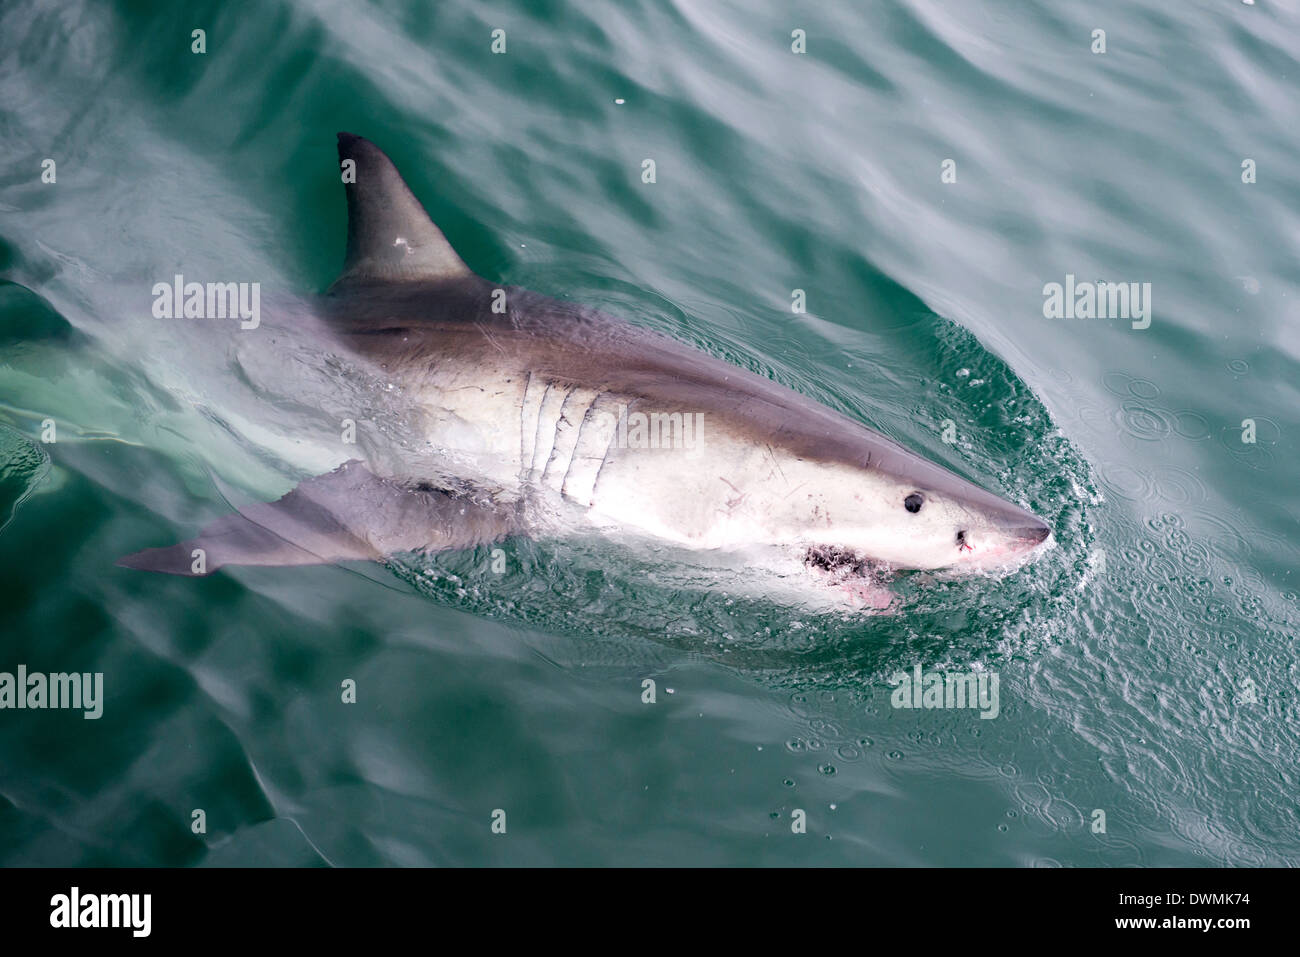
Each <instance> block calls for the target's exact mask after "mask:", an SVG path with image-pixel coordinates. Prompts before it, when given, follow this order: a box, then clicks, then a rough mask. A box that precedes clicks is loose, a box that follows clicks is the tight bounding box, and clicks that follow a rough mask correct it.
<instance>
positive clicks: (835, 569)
mask: <svg viewBox="0 0 1300 957" xmlns="http://www.w3.org/2000/svg"><path fill="white" fill-rule="evenodd" d="M803 563H804V564H805V565H807V566H808V567H809V568H813V569H817V570H818V571H823V572H827V573H829V574H831V575H833V576H834V577H836V578H848V577H850V576H856V577H859V578H887V577H889V574H890V571H891V569H890V567H889V565H887V564H886V563H884V562H878V561H876V560H875V559H871V558H863V557H861V556H860V555H858V553H857V552H855V551H853V549H851V548H842V547H841V546H839V545H810V546H809V547H808V549H807V550H806V551H805V552H804V556H803Z"/></svg>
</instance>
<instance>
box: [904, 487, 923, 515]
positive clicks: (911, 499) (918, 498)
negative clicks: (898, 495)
mask: <svg viewBox="0 0 1300 957" xmlns="http://www.w3.org/2000/svg"><path fill="white" fill-rule="evenodd" d="M924 504H925V497H924V496H922V495H921V493H920V492H913V493H912V494H911V495H909V496H907V498H905V499H903V508H905V509H907V510H908V511H909V512H912V513H913V514H915V513H916V512H919V511H920V510H921V506H922V505H924Z"/></svg>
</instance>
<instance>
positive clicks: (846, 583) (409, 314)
mask: <svg viewBox="0 0 1300 957" xmlns="http://www.w3.org/2000/svg"><path fill="white" fill-rule="evenodd" d="M338 151H339V159H340V163H341V164H342V163H343V162H344V161H347V160H352V161H353V162H354V163H355V181H354V182H351V183H345V189H346V193H347V205H348V237H347V260H346V264H345V266H344V270H343V273H342V275H341V276H340V277H339V279H338V280H337V281H336V282H335V283H334V284H333V285H332V286H331V287H330V289H329V292H328V294H327V295H325V296H323V297H318V298H316V299H313V300H311V301H304V303H303V304H302V306H301V308H302V309H303V310H304V311H305V312H307V313H309V314H310V315H311V316H312V321H313V322H315V323H317V324H318V325H319V328H320V329H321V330H323V333H322V334H323V335H324V337H325V338H326V340H327V341H326V342H325V343H322V344H321V345H322V348H324V349H326V350H329V351H331V352H333V353H335V354H338V355H342V356H346V357H347V358H348V360H349V361H351V362H353V363H355V364H356V365H357V366H359V367H360V368H362V369H365V370H368V371H369V372H371V373H372V374H373V377H374V381H375V382H376V383H381V382H384V383H397V384H398V386H399V387H400V389H401V390H402V394H404V395H405V396H408V397H410V398H411V400H412V402H413V407H412V408H411V409H410V410H409V411H410V413H411V414H412V415H413V417H414V421H415V423H416V427H417V433H418V435H419V437H420V438H421V439H422V440H425V444H424V445H423V447H422V448H421V449H419V450H410V449H407V450H403V451H401V452H400V453H398V454H395V455H391V456H389V455H385V456H370V457H369V458H368V459H367V460H365V461H362V460H359V459H353V460H351V461H348V462H347V463H345V464H344V465H342V466H341V467H339V468H338V469H336V470H335V471H333V472H330V473H328V474H325V475H320V476H317V477H315V478H311V479H308V480H306V481H304V482H302V483H301V484H299V485H298V486H297V487H296V488H294V489H293V490H292V491H291V492H289V493H288V494H286V495H285V496H284V497H283V498H281V499H279V500H278V501H275V502H270V503H260V504H253V505H249V506H246V507H244V508H241V509H240V510H239V511H238V512H234V513H231V514H228V515H226V516H224V517H222V518H220V519H218V520H216V521H214V522H213V523H211V524H210V525H208V526H207V527H206V528H204V529H203V530H202V531H201V532H200V533H199V535H198V537H196V538H193V539H191V540H189V541H185V542H182V543H180V544H177V545H172V546H170V547H166V548H151V549H147V550H145V551H141V552H137V553H135V554H133V555H128V556H126V557H124V558H122V559H120V560H119V561H118V564H119V565H124V566H126V567H129V568H137V569H144V570H148V571H156V572H167V573H170V574H176V575H206V574H211V573H212V572H214V571H216V570H217V569H219V568H221V567H223V566H226V565H261V566H270V565H313V564H325V563H333V562H339V561H347V560H371V561H382V560H384V559H385V558H387V557H388V556H392V555H396V554H399V553H403V552H421V553H432V552H438V551H445V550H450V549H464V548H471V547H475V546H481V545H485V544H490V543H493V542H497V541H500V540H503V539H505V538H507V537H510V536H530V537H532V538H534V539H546V538H549V537H565V536H578V535H597V536H604V537H606V538H611V539H613V540H614V541H615V542H617V544H618V545H619V546H627V547H635V546H636V545H637V544H638V543H641V544H652V545H655V546H658V547H661V548H662V547H667V548H670V549H677V548H680V549H685V550H688V551H690V552H693V553H695V554H697V555H698V554H699V553H700V551H701V550H705V551H708V552H711V553H713V554H714V555H718V556H726V560H728V561H731V560H734V561H736V562H737V563H739V564H740V565H741V566H749V565H750V564H762V565H763V566H764V567H767V568H774V569H778V570H779V572H780V574H782V575H783V576H787V577H794V578H795V579H796V580H798V581H800V582H805V581H806V583H807V585H808V587H809V588H810V589H818V590H823V589H830V590H831V591H832V592H834V593H836V594H837V596H838V597H843V598H845V599H846V600H848V601H849V603H850V604H852V605H855V606H858V607H862V606H867V607H875V608H881V607H886V606H888V604H889V601H890V593H889V590H888V580H889V576H890V575H891V574H892V573H893V572H895V571H898V570H911V569H966V570H971V571H980V572H992V571H996V570H1000V569H1005V568H1008V567H1011V566H1014V565H1015V564H1018V563H1019V562H1021V561H1023V560H1024V559H1025V558H1027V557H1029V556H1030V555H1032V554H1033V553H1034V552H1035V551H1036V550H1037V549H1039V548H1040V547H1041V546H1042V545H1043V544H1044V543H1045V542H1046V541H1047V539H1048V538H1049V534H1050V529H1049V528H1048V526H1047V524H1046V523H1045V522H1043V521H1042V520H1041V519H1039V518H1038V517H1037V516H1035V515H1033V514H1032V513H1030V512H1028V511H1026V510H1025V509H1022V508H1020V507H1018V506H1016V505H1013V504H1011V503H1010V502H1007V501H1004V500H1003V499H1001V498H999V497H998V496H996V495H993V494H991V493H989V492H987V491H985V490H984V489H982V488H980V487H978V486H977V485H974V484H972V483H971V482H968V481H966V480H965V479H962V478H960V477H959V476H957V475H954V474H953V473H951V472H949V471H948V470H946V469H944V468H942V467H940V466H938V465H936V464H934V463H932V462H929V461H927V460H926V459H924V458H922V457H920V456H919V455H916V454H915V453H913V452H910V451H908V450H907V449H905V448H903V447H902V446H900V445H898V444H897V443H895V442H893V441H891V440H889V439H887V438H885V437H884V436H882V435H880V434H878V433H876V432H874V431H872V430H871V429H869V428H867V427H866V426H864V425H862V424H861V423H859V422H856V421H853V420H852V419H850V418H848V417H846V416H844V415H842V414H840V413H838V412H835V411H833V410H831V409H829V408H827V407H825V406H823V405H821V404H819V403H817V402H816V401H814V400H812V399H810V398H808V397H806V396H803V395H801V394H799V393H797V392H795V391H793V390H791V389H788V388H786V387H784V386H782V385H780V384H778V383H776V382H773V381H771V380H769V379H766V378H764V377H762V376H759V375H756V374H753V373H751V372H747V371H745V370H743V369H740V368H738V367H736V366H733V365H731V364H729V363H727V362H725V361H723V360H720V359H716V358H713V357H711V356H709V355H706V354H704V353H702V352H699V351H698V350H695V349H693V348H691V347H689V346H686V345H684V344H682V343H679V342H677V341H676V340H674V339H672V338H670V337H667V336H664V335H661V334H659V333H656V332H653V331H651V330H648V329H644V328H641V327H637V326H634V325H631V324H629V323H626V322H624V321H621V320H619V319H615V318H613V317H611V316H608V315H605V314H603V313H601V312H598V311H596V310H594V309H590V308H586V307H584V306H581V305H579V304H575V303H570V302H565V301H560V300H556V299H551V298H548V297H546V296H542V295H539V294H537V293H532V292H529V291H527V290H524V289H519V288H514V287H508V286H507V287H503V286H501V285H499V284H497V283H492V282H489V281H487V280H485V279H483V278H481V277H479V276H477V275H475V274H474V273H473V272H471V271H470V269H469V268H468V267H467V266H466V265H465V263H464V262H462V261H461V259H460V257H459V256H458V255H457V254H456V252H455V250H453V249H452V247H451V245H450V244H449V243H448V242H447V240H446V238H445V237H444V236H443V234H442V232H441V231H440V230H439V229H438V227H437V226H435V225H434V223H433V222H432V220H431V219H430V218H429V216H428V214H427V213H426V212H425V210H424V208H423V206H421V204H420V202H419V201H418V200H417V199H416V198H415V196H414V195H413V194H412V193H411V191H410V189H409V188H408V187H407V185H406V183H405V182H404V181H403V179H402V177H401V175H400V174H399V173H398V171H397V169H396V167H395V166H394V165H393V163H392V162H391V161H390V160H389V159H388V157H387V156H386V155H385V154H384V153H383V152H382V151H381V150H380V149H379V148H378V147H377V146H375V145H374V144H373V143H371V142H370V141H369V140H366V139H363V138H361V137H359V136H353V135H351V134H349V133H340V134H339V135H338ZM378 387H379V386H376V388H378ZM200 550H201V551H200Z"/></svg>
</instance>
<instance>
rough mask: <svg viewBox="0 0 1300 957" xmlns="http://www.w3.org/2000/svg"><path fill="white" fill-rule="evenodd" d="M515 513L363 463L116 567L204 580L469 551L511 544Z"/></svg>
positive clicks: (125, 559)
mask: <svg viewBox="0 0 1300 957" xmlns="http://www.w3.org/2000/svg"><path fill="white" fill-rule="evenodd" d="M513 524H514V523H513V520H512V513H510V512H508V511H505V510H502V509H499V508H497V507H496V506H495V505H492V504H485V503H483V502H480V501H478V500H476V499H471V498H469V497H468V496H465V495H459V494H456V493H452V492H448V491H444V490H441V489H427V488H415V487H411V486H408V485H404V484H402V483H399V482H394V481H392V480H389V479H382V478H378V477H376V476H374V475H372V474H371V473H370V472H369V471H368V470H367V469H366V468H365V466H363V465H362V464H361V463H360V462H357V461H352V462H348V463H346V464H344V465H343V466H341V467H339V468H338V469H336V470H335V471H333V472H330V473H329V474H328V475H320V476H317V477H316V478H313V479H308V480H306V481H305V482H302V483H301V484H300V485H298V487H297V488H295V489H294V490H293V491H292V492H289V493H288V494H287V495H285V496H284V497H283V498H281V499H279V500H278V501H275V502H259V503H256V504H253V505H248V506H245V507H244V508H241V509H240V510H239V511H238V512H236V513H233V514H230V515H224V516H222V517H221V518H219V519H217V520H216V521H215V522H213V523H212V524H210V525H208V526H207V527H206V528H204V529H203V531H202V532H201V533H200V534H199V537H198V538H195V539H191V540H190V541H187V542H181V543H180V544H178V545H172V546H170V547H168V548H149V549H145V550H144V551H141V552H136V553H135V554H133V555H127V556H125V557H123V558H120V559H118V561H117V564H118V565H121V566H123V567H125V568H138V569H141V570H144V571H153V572H165V573H167V574H170V575H190V576H194V577H200V576H203V575H210V574H212V572H214V571H216V570H217V569H218V568H221V567H222V566H223V565H324V564H331V563H333V562H338V561H347V560H352V559H361V560H371V561H373V560H376V559H380V558H383V557H385V556H386V555H391V554H394V553H396V552H405V551H441V550H446V549H451V548H468V547H471V546H474V545H479V544H484V543H486V542H491V541H497V540H499V539H502V538H504V537H506V536H507V535H508V534H510V532H511V531H512V529H513Z"/></svg>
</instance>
